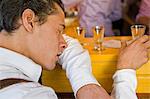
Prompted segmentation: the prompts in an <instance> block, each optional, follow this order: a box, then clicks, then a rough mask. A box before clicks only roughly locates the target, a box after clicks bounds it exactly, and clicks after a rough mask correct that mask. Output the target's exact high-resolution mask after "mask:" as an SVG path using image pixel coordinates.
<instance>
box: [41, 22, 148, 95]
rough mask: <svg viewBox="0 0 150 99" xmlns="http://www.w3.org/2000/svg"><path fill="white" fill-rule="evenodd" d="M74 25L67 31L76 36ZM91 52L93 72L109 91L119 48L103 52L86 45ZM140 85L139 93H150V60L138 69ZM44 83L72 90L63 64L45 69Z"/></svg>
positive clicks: (87, 40) (122, 38) (56, 88)
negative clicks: (52, 68) (62, 67)
mask: <svg viewBox="0 0 150 99" xmlns="http://www.w3.org/2000/svg"><path fill="white" fill-rule="evenodd" d="M75 26H76V25H75ZM75 26H74V25H72V26H68V27H67V29H66V33H67V34H68V35H70V36H73V37H74V31H73V28H74V27H75ZM110 39H115V40H129V39H131V37H108V38H105V40H110ZM84 41H85V42H88V43H91V44H92V42H93V41H92V39H90V38H88V39H85V40H84ZM84 47H85V48H87V49H88V50H89V52H90V56H91V61H92V69H93V74H94V76H95V77H96V79H97V80H98V81H99V83H100V84H101V85H102V86H103V87H104V88H105V89H106V90H107V91H108V92H111V90H112V83H113V80H112V75H113V74H114V72H115V71H116V63H117V56H118V52H119V49H116V48H105V50H104V51H102V53H99V52H96V51H94V50H93V47H92V46H91V45H89V46H84ZM129 57H130V56H129ZM137 77H138V87H137V93H150V61H148V63H146V64H144V66H143V67H142V68H140V69H139V70H137ZM42 82H43V84H44V85H47V86H50V87H52V88H53V89H54V90H55V91H56V92H72V89H71V86H70V83H69V81H68V79H67V78H66V75H65V71H63V70H62V69H61V66H57V67H56V69H54V70H53V71H44V72H43V74H42Z"/></svg>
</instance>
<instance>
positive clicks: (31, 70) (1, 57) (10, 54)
mask: <svg viewBox="0 0 150 99" xmlns="http://www.w3.org/2000/svg"><path fill="white" fill-rule="evenodd" d="M0 63H2V64H9V66H12V67H15V68H17V69H18V70H20V71H21V72H22V73H23V74H24V75H26V76H27V77H29V78H30V79H31V80H32V81H35V82H38V80H39V78H40V75H41V72H42V68H41V66H40V65H38V64H36V63H35V62H33V61H32V60H31V59H29V58H28V57H25V56H23V55H21V54H19V53H16V52H14V51H11V50H8V49H5V48H1V47H0Z"/></svg>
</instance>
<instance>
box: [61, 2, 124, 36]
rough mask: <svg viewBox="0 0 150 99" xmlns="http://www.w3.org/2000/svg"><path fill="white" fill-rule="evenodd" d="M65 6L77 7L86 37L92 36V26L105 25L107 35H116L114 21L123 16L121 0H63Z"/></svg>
mask: <svg viewBox="0 0 150 99" xmlns="http://www.w3.org/2000/svg"><path fill="white" fill-rule="evenodd" d="M62 2H63V3H64V6H65V8H72V7H77V9H78V18H79V23H80V26H81V27H84V28H85V29H86V35H85V36H86V37H92V36H93V32H92V27H94V26H97V25H104V27H105V36H114V35H115V34H114V32H113V30H112V22H113V21H116V20H119V19H121V18H122V3H121V0H62Z"/></svg>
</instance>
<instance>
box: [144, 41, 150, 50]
mask: <svg viewBox="0 0 150 99" xmlns="http://www.w3.org/2000/svg"><path fill="white" fill-rule="evenodd" d="M144 46H145V48H148V49H149V48H150V40H148V41H147V42H145V43H144Z"/></svg>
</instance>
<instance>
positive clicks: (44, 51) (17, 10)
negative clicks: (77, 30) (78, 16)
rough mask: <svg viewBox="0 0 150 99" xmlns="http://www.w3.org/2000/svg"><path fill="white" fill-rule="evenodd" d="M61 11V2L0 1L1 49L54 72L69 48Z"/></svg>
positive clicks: (35, 0)
mask: <svg viewBox="0 0 150 99" xmlns="http://www.w3.org/2000/svg"><path fill="white" fill-rule="evenodd" d="M62 8H63V6H62V4H61V1H60V0H0V31H1V33H0V38H1V40H0V46H2V47H5V48H8V49H11V50H14V51H16V52H19V53H21V54H23V55H25V56H27V57H29V58H31V59H32V60H34V61H35V62H36V63H38V64H40V65H42V66H43V67H44V68H46V69H53V68H54V66H55V62H56V61H57V58H58V56H57V54H58V53H59V52H62V51H63V50H64V48H65V47H66V46H67V45H66V43H65V41H64V39H63V37H62V34H61V33H62V32H63V30H64V13H63V9H62Z"/></svg>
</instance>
